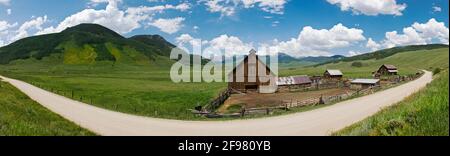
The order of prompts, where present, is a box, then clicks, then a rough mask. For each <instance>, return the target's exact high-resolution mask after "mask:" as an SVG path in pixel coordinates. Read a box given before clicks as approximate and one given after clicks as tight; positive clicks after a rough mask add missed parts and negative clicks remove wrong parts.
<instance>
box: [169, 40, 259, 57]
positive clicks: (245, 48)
mask: <svg viewBox="0 0 450 156" xmlns="http://www.w3.org/2000/svg"><path fill="white" fill-rule="evenodd" d="M175 42H176V43H177V46H178V47H179V48H181V49H183V50H185V51H190V50H189V49H193V48H194V47H195V46H202V55H203V56H204V57H207V58H210V57H211V56H213V57H214V56H222V53H223V54H224V55H225V57H231V56H234V55H244V54H247V53H248V52H249V51H250V50H251V49H253V48H254V47H253V45H252V44H251V43H245V42H243V41H242V40H241V39H240V38H239V37H236V36H230V35H227V34H223V35H219V36H217V37H215V38H213V39H211V40H209V41H208V40H201V39H199V38H195V37H192V36H191V35H189V34H182V35H180V36H178V37H177V38H176V39H175ZM186 44H189V45H188V46H190V47H186V46H187V45H186ZM211 59H214V58H211Z"/></svg>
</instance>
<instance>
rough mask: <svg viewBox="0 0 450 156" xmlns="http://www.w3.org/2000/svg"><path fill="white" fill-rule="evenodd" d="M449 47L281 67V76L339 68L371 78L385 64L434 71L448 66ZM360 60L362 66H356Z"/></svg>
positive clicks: (404, 72) (405, 70)
mask: <svg viewBox="0 0 450 156" xmlns="http://www.w3.org/2000/svg"><path fill="white" fill-rule="evenodd" d="M448 58H449V52H448V48H441V49H434V50H420V51H413V52H408V53H398V54H395V55H393V56H390V57H387V58H384V59H379V60H376V59H372V60H357V61H353V62H339V63H330V64H325V65H321V66H317V67H312V66H310V67H280V72H279V73H280V76H286V75H322V74H323V72H325V70H326V69H339V70H341V71H342V72H343V73H344V76H345V77H347V78H370V77H372V72H374V71H376V70H378V68H379V67H380V66H381V65H383V64H393V65H395V66H397V67H398V68H399V74H400V75H410V74H415V73H416V72H417V71H419V70H420V69H425V70H429V71H433V70H434V69H435V68H448V67H449V63H448ZM354 62H360V63H361V64H362V66H361V67H354V66H352V64H353V63H354Z"/></svg>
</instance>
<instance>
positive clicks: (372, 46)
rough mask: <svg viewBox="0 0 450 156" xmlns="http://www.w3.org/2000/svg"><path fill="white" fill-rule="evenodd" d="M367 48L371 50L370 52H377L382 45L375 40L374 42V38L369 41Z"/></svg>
mask: <svg viewBox="0 0 450 156" xmlns="http://www.w3.org/2000/svg"><path fill="white" fill-rule="evenodd" d="M366 47H367V48H370V50H372V51H377V50H378V49H380V47H381V45H380V44H378V43H377V42H375V41H374V40H372V38H369V40H368V41H367V44H366Z"/></svg>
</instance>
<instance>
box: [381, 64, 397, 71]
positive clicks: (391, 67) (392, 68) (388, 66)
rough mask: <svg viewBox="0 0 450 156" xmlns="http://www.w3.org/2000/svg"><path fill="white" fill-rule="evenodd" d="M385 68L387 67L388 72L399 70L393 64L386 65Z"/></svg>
mask: <svg viewBox="0 0 450 156" xmlns="http://www.w3.org/2000/svg"><path fill="white" fill-rule="evenodd" d="M383 66H385V67H386V68H387V69H388V70H397V67H396V66H394V65H391V64H384V65H383Z"/></svg>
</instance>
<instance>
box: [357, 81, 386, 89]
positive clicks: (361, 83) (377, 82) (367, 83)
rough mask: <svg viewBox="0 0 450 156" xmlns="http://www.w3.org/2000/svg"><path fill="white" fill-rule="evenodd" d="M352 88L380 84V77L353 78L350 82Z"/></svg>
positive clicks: (364, 87) (363, 87)
mask: <svg viewBox="0 0 450 156" xmlns="http://www.w3.org/2000/svg"><path fill="white" fill-rule="evenodd" d="M350 83H351V88H352V89H366V88H370V87H375V86H379V85H380V79H355V80H352V81H351V82H350Z"/></svg>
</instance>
